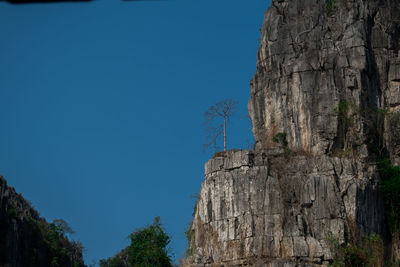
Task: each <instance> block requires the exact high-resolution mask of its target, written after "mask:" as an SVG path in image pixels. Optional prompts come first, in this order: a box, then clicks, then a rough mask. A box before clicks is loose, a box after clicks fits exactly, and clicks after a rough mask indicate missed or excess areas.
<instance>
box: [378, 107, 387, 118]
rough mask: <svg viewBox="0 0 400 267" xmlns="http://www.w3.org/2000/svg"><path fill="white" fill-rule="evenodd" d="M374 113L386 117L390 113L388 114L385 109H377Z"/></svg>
mask: <svg viewBox="0 0 400 267" xmlns="http://www.w3.org/2000/svg"><path fill="white" fill-rule="evenodd" d="M376 113H377V114H379V115H383V116H386V115H388V114H389V113H390V112H389V109H387V108H378V109H377V110H376Z"/></svg>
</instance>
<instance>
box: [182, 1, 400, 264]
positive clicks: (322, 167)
mask: <svg viewBox="0 0 400 267" xmlns="http://www.w3.org/2000/svg"><path fill="white" fill-rule="evenodd" d="M399 23H400V8H399V2H398V1H390V0H383V1H362V0H351V1H344V0H343V1H342V0H328V1H317V0H298V1H285V0H273V1H272V5H271V7H270V8H269V9H268V10H267V11H266V13H265V19H264V24H263V26H262V29H261V35H262V38H261V43H260V49H259V52H258V57H257V72H256V74H255V76H254V78H253V79H252V81H251V94H250V100H249V105H248V108H249V113H250V116H251V118H252V122H253V132H254V137H255V140H256V150H255V151H228V152H226V153H225V154H223V153H222V154H221V155H220V156H217V157H214V158H213V159H211V160H210V161H209V162H207V164H206V168H205V179H204V182H203V184H202V187H201V191H200V196H199V201H198V203H197V205H196V212H195V216H194V220H193V224H192V226H191V228H190V231H189V232H188V233H189V237H190V238H189V239H190V252H191V256H190V257H189V258H188V259H187V262H188V264H189V265H191V266H222V265H224V266H247V265H248V266H321V265H327V264H328V263H329V262H330V261H332V253H333V252H332V251H331V247H330V245H329V244H328V243H329V240H337V241H338V242H339V243H343V242H344V243H346V242H348V241H349V239H350V237H351V236H352V235H353V234H354V232H357V233H364V234H373V233H377V234H380V235H381V236H382V237H383V238H384V239H386V240H385V242H386V248H387V253H388V254H390V255H389V256H396V255H397V256H396V257H398V256H399V251H397V250H396V249H391V247H392V244H391V241H390V238H388V235H387V227H386V225H385V218H384V207H383V202H382V200H381V196H380V189H379V188H380V187H379V184H380V178H379V174H378V172H377V166H376V159H377V157H379V156H389V157H390V158H391V160H392V162H395V163H396V162H397V163H400V154H399V153H400V128H399V127H400V57H399V51H398V50H399ZM274 137H275V138H274ZM277 137H279V138H280V139H279V138H277Z"/></svg>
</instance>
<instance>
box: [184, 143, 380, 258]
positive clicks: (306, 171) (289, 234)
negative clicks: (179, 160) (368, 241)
mask: <svg viewBox="0 0 400 267" xmlns="http://www.w3.org/2000/svg"><path fill="white" fill-rule="evenodd" d="M375 169H376V168H375V166H374V165H368V164H362V163H357V162H356V161H354V160H350V159H344V158H333V157H328V156H321V157H310V156H307V155H292V156H290V155H286V154H285V152H284V151H283V150H279V149H276V150H273V151H271V150H270V151H258V152H252V151H229V152H227V153H226V155H225V156H220V157H215V158H213V159H211V160H209V161H208V162H207V164H206V168H205V173H206V175H205V180H204V182H203V184H202V187H201V191H200V195H199V201H198V203H197V206H196V212H195V216H194V221H193V224H192V228H191V229H192V236H191V250H192V253H193V255H192V257H191V261H192V266H196V265H199V266H220V265H218V264H226V266H240V264H242V266H302V265H301V264H303V265H304V266H313V265H316V266H318V265H324V264H325V265H326V264H327V263H328V262H329V260H331V259H332V255H331V251H330V246H329V240H330V239H331V238H334V239H336V240H340V241H345V239H346V236H345V235H346V227H351V226H352V224H353V223H355V222H356V224H357V227H358V228H359V229H360V230H361V231H363V232H365V233H382V232H383V226H384V224H383V216H384V214H383V207H382V203H381V201H380V200H379V190H378V184H377V174H376V171H375ZM299 264H300V265H299Z"/></svg>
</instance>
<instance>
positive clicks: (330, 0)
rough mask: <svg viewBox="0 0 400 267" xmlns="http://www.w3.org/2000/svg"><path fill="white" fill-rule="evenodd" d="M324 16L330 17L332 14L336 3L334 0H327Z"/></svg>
mask: <svg viewBox="0 0 400 267" xmlns="http://www.w3.org/2000/svg"><path fill="white" fill-rule="evenodd" d="M325 9H326V14H327V15H328V16H332V15H333V12H334V11H335V9H336V1H335V0H327V1H326V4H325Z"/></svg>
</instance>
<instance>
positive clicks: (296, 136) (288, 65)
mask: <svg viewBox="0 0 400 267" xmlns="http://www.w3.org/2000/svg"><path fill="white" fill-rule="evenodd" d="M399 23H400V10H399V2H398V1H392V0H384V1H361V0H351V1H347V0H346V1H344V0H327V1H319V0H299V1H272V5H271V7H270V8H269V9H268V10H267V12H266V13H265V20H264V24H263V26H262V29H261V36H262V37H261V44H260V48H259V51H258V57H257V72H256V74H255V75H254V78H253V79H252V81H251V97H250V100H249V113H250V116H251V118H252V121H253V131H254V136H255V139H256V142H257V147H258V148H266V147H270V146H273V145H274V143H273V142H272V138H273V136H274V135H275V134H276V133H278V132H284V133H286V134H287V141H288V143H289V147H290V148H292V149H295V150H304V151H308V152H312V153H313V154H314V155H315V154H332V153H340V152H343V151H356V152H359V153H357V154H359V155H361V156H364V157H366V156H368V155H370V153H371V152H375V151H373V150H379V151H382V150H384V149H385V148H386V149H388V150H389V152H390V155H391V158H392V160H396V161H397V162H399V157H400V139H399V136H398V132H399V128H398V127H399V121H400V120H399V117H400V89H399V88H400V57H399V54H398V52H399ZM335 108H336V109H335ZM393 133H396V134H393Z"/></svg>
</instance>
